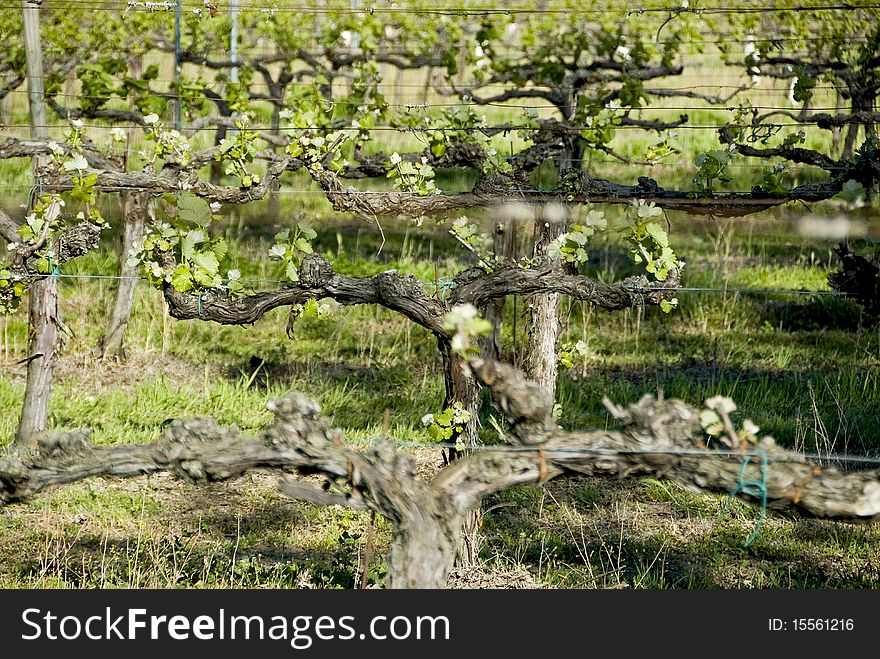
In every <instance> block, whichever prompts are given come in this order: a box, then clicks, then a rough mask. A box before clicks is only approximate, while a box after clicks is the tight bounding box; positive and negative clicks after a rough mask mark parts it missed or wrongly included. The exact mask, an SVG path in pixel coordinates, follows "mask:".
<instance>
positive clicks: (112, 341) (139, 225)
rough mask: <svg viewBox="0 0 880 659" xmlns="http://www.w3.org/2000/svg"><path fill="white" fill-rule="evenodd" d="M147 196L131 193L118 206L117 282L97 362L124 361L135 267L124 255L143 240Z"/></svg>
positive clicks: (134, 282) (136, 269) (132, 305)
mask: <svg viewBox="0 0 880 659" xmlns="http://www.w3.org/2000/svg"><path fill="white" fill-rule="evenodd" d="M149 204H150V197H149V195H145V194H139V193H135V192H131V193H128V194H126V195H125V198H124V200H123V202H122V217H123V223H122V237H121V242H120V245H119V268H118V273H119V277H120V279H119V281H118V286H117V288H116V296H115V300H114V303H113V307H112V308H111V309H110V314H109V315H108V317H107V329H106V330H105V331H104V335H103V336H102V337H101V338H100V339H99V341H98V346H97V350H98V353H99V355H100V357H101V359H122V358H124V357H125V346H124V341H125V330H126V328H127V327H128V321H129V319H130V318H131V312H132V309H133V307H134V296H135V292H136V290H137V283H138V280H137V276H138V266H137V265H132V264H129V262H128V261H129V259H128V253H129V251H130V250H131V247H132V245H133V244H134V243H136V242H138V241H140V240H143V237H144V229H145V227H146V221H147V212H148V210H149Z"/></svg>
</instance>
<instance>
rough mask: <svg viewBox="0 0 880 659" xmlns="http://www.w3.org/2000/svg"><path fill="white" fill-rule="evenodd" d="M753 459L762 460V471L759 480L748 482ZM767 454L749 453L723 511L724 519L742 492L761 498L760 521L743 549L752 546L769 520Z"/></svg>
mask: <svg viewBox="0 0 880 659" xmlns="http://www.w3.org/2000/svg"><path fill="white" fill-rule="evenodd" d="M752 458H759V459H760V460H761V469H760V472H759V476H758V480H748V479H747V478H746V469H747V468H748V466H749V463H750V462H751V461H752ZM766 481H767V453H765V452H764V451H763V450H761V449H757V450H754V451H749V452H748V453H747V454H746V457H745V458H744V459H743V461H742V464H741V465H740V467H739V477H738V482H737V485H736V487H735V488H734V490H733V492H731V493H730V496H729V497H728V499H727V503H726V504H725V505H724V510H722V511H721V514H720V515H719V518H720V517H724V515H726V514H727V511H728V510H729V509H730V504H731V503H732V502H733V500H734V498H736V495H737V494H739V493H740V492H742V493H744V494H747V495H749V496H752V497H759V498H760V499H761V511H760V513H759V515H758V521H757V522H756V523H755V528H754V529H753V530H752V532H751V533H750V534H749V537H748V538H746V540H745V542H743V545H742V546H743V547H748V546H750V545H751V544H752V543H753V542H754V541H755V538H757V537H758V534H759V533H760V532H761V527H763V526H764V520H765V519H766V518H767V483H766Z"/></svg>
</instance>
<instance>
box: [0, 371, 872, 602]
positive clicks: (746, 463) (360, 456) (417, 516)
mask: <svg viewBox="0 0 880 659" xmlns="http://www.w3.org/2000/svg"><path fill="white" fill-rule="evenodd" d="M468 366H469V368H470V369H471V370H472V372H473V374H474V376H475V377H476V378H477V379H478V380H479V381H480V382H482V383H483V384H484V385H486V386H489V387H491V389H492V395H493V399H494V401H495V404H496V405H497V406H498V408H499V409H500V410H501V411H502V412H503V413H504V415H505V417H506V418H507V419H508V420H509V421H510V424H511V425H510V430H509V434H508V435H507V437H506V439H507V444H506V445H502V446H498V447H486V448H484V449H481V450H480V451H476V452H473V453H471V454H470V455H468V456H465V457H462V458H461V459H459V460H456V461H455V462H453V463H452V464H450V465H448V466H446V467H444V468H443V469H441V470H440V471H439V472H438V473H437V474H436V475H435V476H434V477H432V478H431V479H429V480H425V479H422V478H420V477H419V476H417V474H416V469H415V465H414V463H413V462H412V460H411V459H410V457H409V456H408V455H407V454H406V453H405V452H403V451H402V450H400V449H399V448H398V447H396V446H394V445H393V444H391V443H390V442H386V443H383V444H380V445H376V446H367V447H361V448H358V447H356V446H355V445H352V444H347V443H346V442H345V441H344V440H343V437H342V433H341V432H340V431H338V430H336V429H334V428H332V427H331V425H330V424H329V422H328V421H326V420H325V419H323V418H322V417H321V416H320V408H319V406H318V405H317V403H315V402H313V401H311V400H309V399H308V398H306V397H305V396H303V395H301V394H299V393H296V392H292V393H290V394H287V395H286V396H285V397H283V398H281V399H279V400H276V401H274V402H272V403H270V404H269V409H270V410H271V411H272V412H274V414H275V420H274V422H273V423H272V424H270V425H269V426H268V427H267V428H266V430H265V431H264V432H262V433H261V434H259V435H257V436H255V437H248V436H245V435H242V434H241V433H240V432H239V431H238V430H237V429H236V428H235V427H232V428H222V427H220V426H219V424H217V422H216V421H214V420H212V419H195V420H191V421H175V422H174V423H172V425H171V426H170V427H169V428H168V430H167V431H166V433H165V437H164V438H163V439H161V440H159V441H157V442H155V443H152V444H147V445H136V444H124V445H120V446H113V447H107V446H95V445H92V444H91V443H90V442H89V441H88V433H86V432H84V431H77V432H72V433H59V434H43V435H42V436H41V437H40V441H39V442H38V443H37V444H35V446H34V448H33V450H32V451H31V452H29V453H26V454H21V455H15V456H13V455H8V456H6V457H0V505H6V504H9V503H12V502H14V501H18V500H21V499H25V498H27V497H30V496H33V495H34V494H36V493H37V492H40V491H42V490H44V489H46V488H48V487H51V486H56V485H62V484H65V483H73V482H75V481H79V480H82V479H86V478H92V477H95V476H114V477H122V478H126V477H133V476H139V475H142V474H149V473H154V472H157V471H169V472H171V473H173V474H174V475H175V476H177V477H179V478H182V479H186V480H189V481H192V482H195V483H206V482H212V481H220V480H225V479H229V478H233V477H235V476H238V475H240V474H243V473H246V472H249V471H252V470H255V469H267V468H269V469H282V470H285V471H288V472H289V471H290V470H294V471H295V472H296V473H298V474H301V475H305V474H319V475H323V476H324V477H326V478H327V479H328V482H333V483H335V484H336V485H337V486H338V487H341V488H342V491H341V492H330V491H329V490H328V489H327V488H324V487H321V486H319V485H316V484H312V483H310V482H305V481H298V480H295V479H293V478H289V477H287V478H285V479H284V480H283V481H282V482H281V484H280V489H281V492H282V493H284V494H286V495H287V496H291V497H295V498H297V499H302V500H305V501H309V502H312V503H315V504H318V505H345V506H349V507H352V508H355V509H358V510H372V511H375V512H378V513H380V514H382V515H384V516H385V517H387V518H388V519H389V520H390V521H391V523H392V527H393V530H392V541H391V547H390V555H389V558H388V568H389V570H388V585H389V586H390V587H392V588H441V587H443V586H444V585H445V580H446V577H447V576H448V573H449V570H450V569H451V567H452V565H453V561H454V559H455V553H456V548H457V544H458V543H457V537H458V532H459V530H460V527H461V524H462V521H463V519H464V517H465V515H467V514H468V512H469V511H473V510H475V509H476V508H477V507H478V506H479V505H480V503H481V502H482V501H483V499H485V498H486V497H487V496H489V495H491V494H494V493H497V492H500V491H502V490H505V489H508V488H510V487H513V486H516V485H523V484H528V483H540V482H544V481H547V480H549V479H551V478H555V477H557V476H561V475H574V476H577V475H590V476H606V477H611V478H623V477H629V476H637V475H652V476H654V477H663V478H670V479H674V480H677V481H679V482H681V483H683V484H685V485H686V486H688V487H690V488H693V489H698V490H703V491H708V492H731V491H734V490H736V492H737V496H738V497H739V498H740V499H742V500H744V501H747V502H752V503H756V502H758V500H759V496H758V494H757V493H755V492H754V491H751V490H748V489H745V490H744V489H742V488H737V485H738V484H740V483H741V480H742V479H743V478H746V479H750V480H755V479H757V478H758V477H759V476H760V477H761V480H762V482H763V483H764V485H765V487H766V495H767V505H768V506H769V507H770V508H772V509H784V508H791V509H794V510H795V511H796V512H799V513H800V514H803V515H809V516H817V517H826V518H832V519H857V520H862V521H877V520H880V470H872V471H857V472H851V473H842V472H841V471H839V470H838V469H836V468H834V467H830V466H829V467H823V466H820V465H818V464H815V463H811V462H809V461H807V460H805V459H804V458H803V456H802V455H800V454H797V453H790V452H788V451H785V450H783V449H781V448H779V447H777V446H775V444H774V443H773V442H772V440H769V438H765V439H763V440H762V441H761V444H760V450H761V451H763V452H764V455H765V456H766V457H767V461H768V462H767V467H766V468H763V467H761V465H760V463H759V462H758V461H753V460H749V459H748V454H747V453H746V449H736V450H730V451H718V450H708V447H707V445H706V442H705V436H704V433H703V432H702V428H701V426H700V421H699V411H698V410H696V409H694V408H692V407H690V406H688V405H686V404H685V403H682V402H681V401H677V400H674V399H667V400H655V399H654V398H652V397H650V396H645V397H644V398H642V399H641V400H640V401H639V402H638V403H636V404H633V405H630V406H629V407H627V408H622V407H618V406H616V405H614V404H613V403H611V402H610V401H607V400H606V402H605V404H606V407H607V408H608V410H609V412H610V413H611V415H612V416H613V417H614V418H615V419H616V420H617V421H618V422H619V423H620V424H621V426H622V428H621V430H587V431H578V432H565V431H562V430H560V429H559V428H558V427H556V426H555V425H554V424H553V423H552V422H551V421H550V419H549V416H550V413H551V410H552V405H553V400H552V398H550V397H549V396H548V395H547V392H546V391H545V390H544V389H543V388H542V387H541V386H540V385H538V384H536V383H534V382H532V381H530V380H528V379H526V378H525V376H524V375H523V374H522V373H521V372H520V371H519V370H518V369H516V368H514V367H512V366H510V365H508V364H503V363H499V362H495V361H489V360H482V359H480V358H474V359H471V360H470V361H469V363H468ZM741 472H742V473H741ZM761 472H762V473H761Z"/></svg>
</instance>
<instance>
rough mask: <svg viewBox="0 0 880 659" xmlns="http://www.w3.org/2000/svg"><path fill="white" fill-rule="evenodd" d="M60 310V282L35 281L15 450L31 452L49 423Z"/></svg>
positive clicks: (30, 303)
mask: <svg viewBox="0 0 880 659" xmlns="http://www.w3.org/2000/svg"><path fill="white" fill-rule="evenodd" d="M61 326H62V325H61V312H60V309H59V307H58V279H57V278H56V277H48V278H47V279H43V280H40V281H35V282H34V283H33V284H32V285H31V287H30V291H29V293H28V327H29V330H28V356H27V359H28V368H27V384H26V385H25V390H24V402H23V404H22V408H21V419H20V421H19V424H18V430H17V431H16V433H15V441H14V447H15V448H16V449H17V450H22V449H25V450H27V449H29V448H30V447H32V446H33V445H34V443H35V442H36V438H37V435H38V434H39V433H41V432H43V431H44V430H46V426H47V423H48V420H49V400H50V398H51V395H52V372H53V367H54V362H55V350H56V348H57V345H58V333H59V329H60V328H61Z"/></svg>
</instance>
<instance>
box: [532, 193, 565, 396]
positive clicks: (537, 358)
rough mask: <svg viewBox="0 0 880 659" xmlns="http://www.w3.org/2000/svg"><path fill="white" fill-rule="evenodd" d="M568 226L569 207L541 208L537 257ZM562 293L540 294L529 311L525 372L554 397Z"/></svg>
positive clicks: (557, 369) (534, 299)
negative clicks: (560, 295) (560, 297)
mask: <svg viewBox="0 0 880 659" xmlns="http://www.w3.org/2000/svg"><path fill="white" fill-rule="evenodd" d="M567 229H568V209H567V208H566V207H564V206H560V205H557V204H554V205H551V206H547V207H544V208H542V209H541V210H540V211H539V212H538V215H537V216H536V218H535V233H536V237H537V239H536V240H535V256H536V257H540V256H542V255H543V254H544V253H545V251H546V249H547V245H549V244H550V243H551V242H553V241H554V240H555V239H556V238H558V237H559V236H561V235H562V234H564V233H565V232H566V230H567ZM561 329H562V328H561V325H560V322H559V293H557V292H552V293H541V294H539V295H535V296H534V297H533V298H532V302H531V313H530V314H529V335H528V348H527V353H526V368H525V370H526V373H527V374H528V376H529V377H530V378H531V379H532V380H534V381H535V382H537V383H538V384H540V385H541V386H542V387H544V388H545V389H546V390H547V391H548V392H549V394H550V397H551V398H554V399H555V397H556V376H557V374H558V371H559V367H558V364H557V359H556V340H557V339H558V338H559V333H560V331H561Z"/></svg>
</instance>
